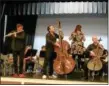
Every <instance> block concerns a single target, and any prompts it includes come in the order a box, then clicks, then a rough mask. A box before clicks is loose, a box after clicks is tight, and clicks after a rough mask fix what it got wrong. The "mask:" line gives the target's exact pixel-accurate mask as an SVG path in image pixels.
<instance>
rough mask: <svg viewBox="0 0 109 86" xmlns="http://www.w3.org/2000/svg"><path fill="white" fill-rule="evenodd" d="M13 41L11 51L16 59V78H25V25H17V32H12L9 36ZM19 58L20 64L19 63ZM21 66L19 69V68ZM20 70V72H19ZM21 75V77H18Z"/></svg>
mask: <svg viewBox="0 0 109 86" xmlns="http://www.w3.org/2000/svg"><path fill="white" fill-rule="evenodd" d="M8 35H9V36H10V38H11V39H12V41H11V49H12V52H13V57H14V59H13V60H14V72H15V74H14V75H13V76H14V77H18V76H19V77H24V75H23V74H22V73H23V68H22V67H23V56H24V48H25V32H24V31H23V25H22V24H17V25H16V30H14V31H11V33H9V34H8ZM18 57H19V63H18ZM18 65H19V67H18ZM18 70H19V71H18ZM18 74H19V75H18Z"/></svg>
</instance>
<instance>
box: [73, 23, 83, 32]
mask: <svg viewBox="0 0 109 86" xmlns="http://www.w3.org/2000/svg"><path fill="white" fill-rule="evenodd" d="M81 28H82V26H81V25H76V28H75V30H74V32H75V33H77V32H78V31H79V32H81Z"/></svg>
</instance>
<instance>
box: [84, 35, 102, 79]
mask: <svg viewBox="0 0 109 86" xmlns="http://www.w3.org/2000/svg"><path fill="white" fill-rule="evenodd" d="M92 41H93V43H92V44H90V45H89V46H88V47H87V49H86V52H85V53H86V54H87V55H86V56H87V57H89V61H90V60H91V59H93V58H95V57H96V53H95V52H94V51H93V50H94V49H96V48H97V46H98V47H99V49H100V50H102V51H103V48H102V46H103V45H102V44H100V43H99V40H98V37H97V36H92ZM98 54H100V52H98ZM84 76H85V77H84V78H85V79H88V68H87V63H86V65H85V66H84ZM99 76H100V77H101V73H100V75H99Z"/></svg>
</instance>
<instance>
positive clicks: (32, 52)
mask: <svg viewBox="0 0 109 86" xmlns="http://www.w3.org/2000/svg"><path fill="white" fill-rule="evenodd" d="M36 54H37V50H35V49H29V50H28V51H27V53H26V54H25V58H26V57H28V56H35V55H36Z"/></svg>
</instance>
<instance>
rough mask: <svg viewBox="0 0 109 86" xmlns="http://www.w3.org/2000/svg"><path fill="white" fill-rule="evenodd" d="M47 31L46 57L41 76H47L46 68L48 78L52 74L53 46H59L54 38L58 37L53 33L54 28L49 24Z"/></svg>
mask: <svg viewBox="0 0 109 86" xmlns="http://www.w3.org/2000/svg"><path fill="white" fill-rule="evenodd" d="M47 30H48V33H47V34H46V58H45V60H44V67H43V76H42V78H43V79H45V78H47V69H48V75H49V78H52V75H53V60H54V56H53V53H54V46H58V47H60V45H59V44H58V43H56V40H57V39H58V38H59V36H58V34H56V33H55V28H54V27H53V26H52V25H50V26H48V28H47Z"/></svg>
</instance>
